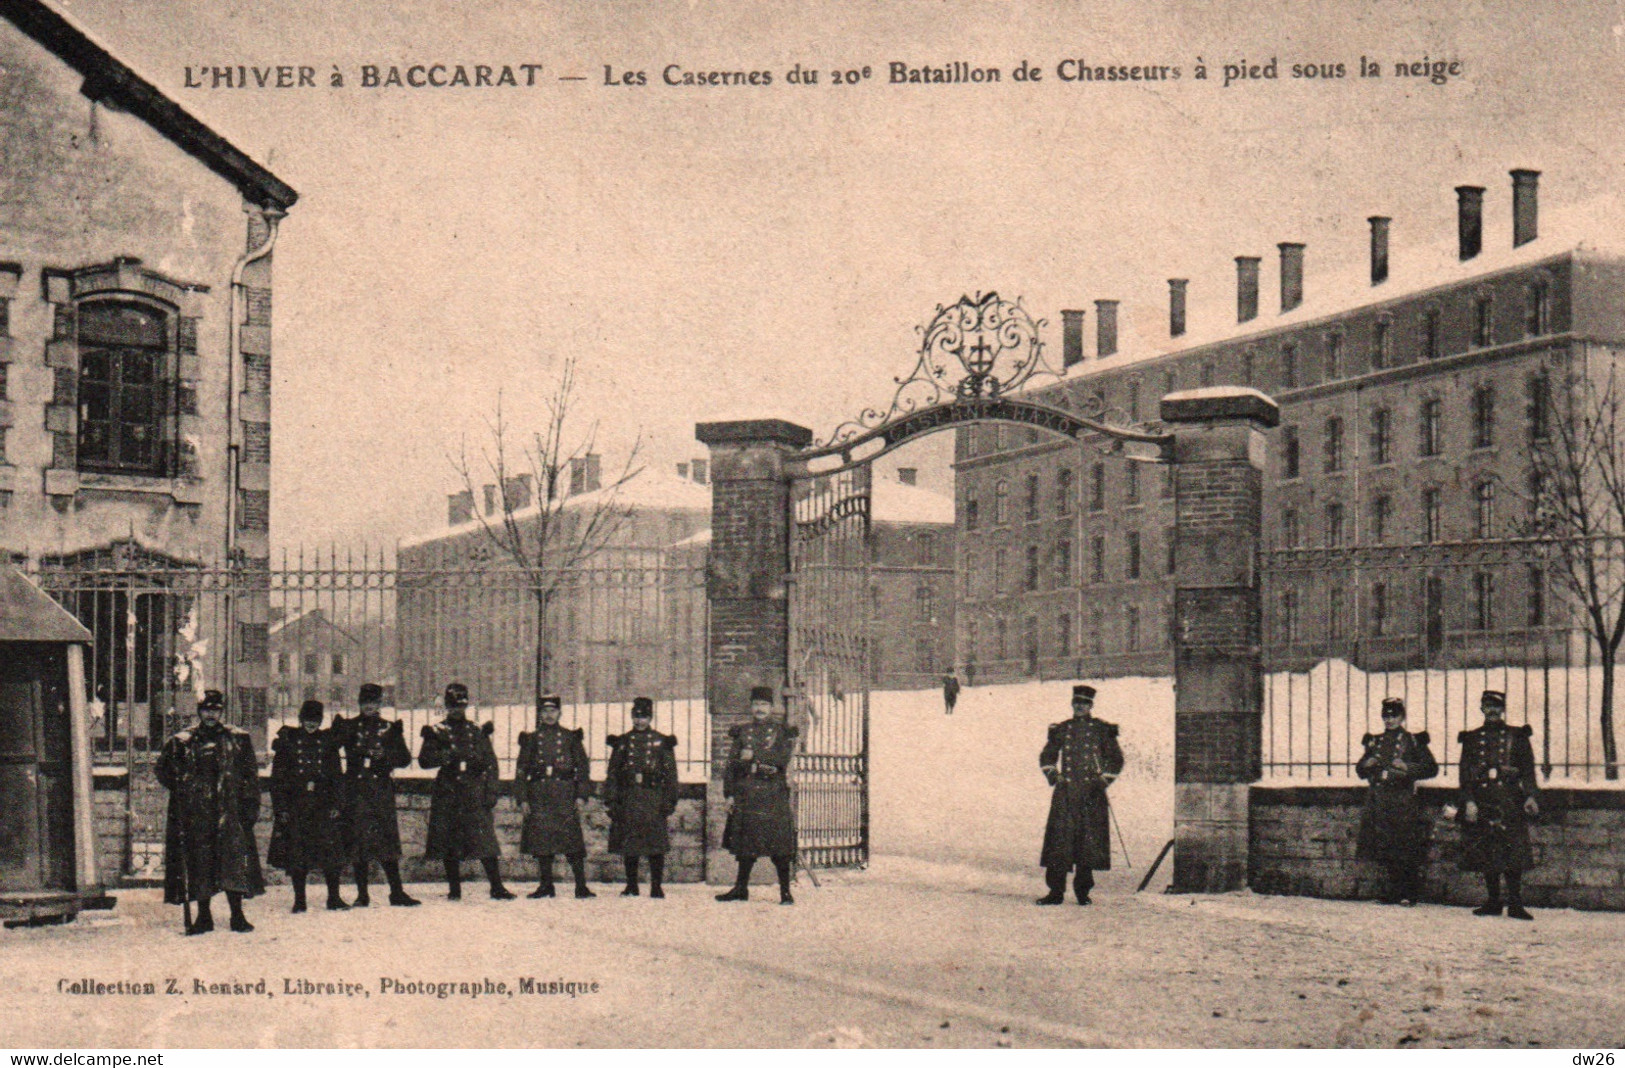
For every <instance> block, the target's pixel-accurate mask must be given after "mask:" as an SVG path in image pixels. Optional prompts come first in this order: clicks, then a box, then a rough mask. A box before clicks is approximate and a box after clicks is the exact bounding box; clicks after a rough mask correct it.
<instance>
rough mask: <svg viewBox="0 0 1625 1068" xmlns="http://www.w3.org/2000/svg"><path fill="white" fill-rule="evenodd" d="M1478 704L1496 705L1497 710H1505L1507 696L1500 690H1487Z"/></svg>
mask: <svg viewBox="0 0 1625 1068" xmlns="http://www.w3.org/2000/svg"><path fill="white" fill-rule="evenodd" d="M1478 703H1479V704H1481V705H1494V706H1495V707H1496V708H1505V707H1506V706H1507V695H1506V694H1504V693H1502V692H1501V691H1500V690H1485V691H1484V693H1483V694H1482V695H1481V696H1480V697H1479V699H1478Z"/></svg>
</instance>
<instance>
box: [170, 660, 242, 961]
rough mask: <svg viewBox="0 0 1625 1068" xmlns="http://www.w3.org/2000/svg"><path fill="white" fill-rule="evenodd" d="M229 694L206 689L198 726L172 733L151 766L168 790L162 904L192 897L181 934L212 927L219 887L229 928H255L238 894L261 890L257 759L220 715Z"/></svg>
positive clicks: (239, 731)
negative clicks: (193, 912) (193, 908)
mask: <svg viewBox="0 0 1625 1068" xmlns="http://www.w3.org/2000/svg"><path fill="white" fill-rule="evenodd" d="M225 707H226V699H225V697H224V695H222V694H221V693H220V691H219V690H209V691H207V692H206V693H205V694H204V695H203V699H202V700H201V701H200V702H199V703H198V722H197V725H196V726H193V727H189V728H187V729H186V730H183V731H181V732H180V733H178V734H176V735H174V736H173V737H171V738H170V739H169V740H168V741H167V742H165V743H164V748H163V752H162V753H160V754H159V756H158V763H157V765H156V766H155V768H154V769H153V770H154V772H155V773H156V775H157V777H158V781H159V782H160V783H162V784H163V785H164V787H165V788H166V789H167V790H168V791H169V814H168V821H167V824H166V826H165V828H164V901H165V902H166V903H167V904H171V905H183V904H185V903H186V902H188V901H195V902H197V909H198V910H197V916H196V917H195V918H193V920H192V922H191V923H189V924H188V925H187V928H186V933H187V934H189V935H191V934H203V933H205V932H207V931H212V930H214V915H213V913H212V912H211V911H210V908H209V902H210V899H211V898H213V897H214V895H215V894H218V893H221V892H222V891H224V893H225V895H226V902H227V903H228V904H229V905H230V906H231V929H232V930H233V931H252V930H253V929H254V925H253V924H251V923H249V922H248V918H247V917H246V916H244V915H243V899H244V898H245V897H254V896H256V895H258V894H260V893H262V892H263V891H264V890H265V876H264V874H263V873H262V872H261V871H260V854H259V847H258V846H257V845H256V844H255V842H254V821H255V820H256V819H258V818H259V813H260V780H259V761H258V760H257V759H256V758H255V756H254V740H253V738H251V737H250V736H249V734H248V732H247V731H244V730H240V729H238V728H236V727H232V726H229V725H227V724H225V723H223V722H221V720H220V714H221V713H222V712H223V711H224V710H225Z"/></svg>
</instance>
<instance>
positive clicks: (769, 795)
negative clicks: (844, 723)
mask: <svg viewBox="0 0 1625 1068" xmlns="http://www.w3.org/2000/svg"><path fill="white" fill-rule="evenodd" d="M798 733H799V732H798V731H797V730H796V728H794V727H790V726H786V725H785V724H783V723H780V722H778V721H776V720H766V721H764V722H761V723H756V722H751V723H741V724H737V725H735V726H733V727H730V728H728V735H729V737H730V738H732V742H731V748H730V751H729V753H728V768H727V773H726V775H725V776H724V778H723V782H722V791H723V796H724V797H731V798H733V802H734V804H733V809H732V810H731V811H729V813H728V822H727V824H726V825H725V827H724V828H723V832H722V847H723V848H724V849H727V850H729V851H731V852H732V853H733V855H734V856H736V857H793V856H795V854H796V817H795V813H794V812H792V811H791V810H790V781H789V777H788V775H787V772H788V771H789V768H790V761H791V760H793V759H794V758H795V751H796V736H797V734H798ZM746 752H749V753H750V754H751V755H750V757H749V758H748V759H746V758H745V756H744V754H745V753H746Z"/></svg>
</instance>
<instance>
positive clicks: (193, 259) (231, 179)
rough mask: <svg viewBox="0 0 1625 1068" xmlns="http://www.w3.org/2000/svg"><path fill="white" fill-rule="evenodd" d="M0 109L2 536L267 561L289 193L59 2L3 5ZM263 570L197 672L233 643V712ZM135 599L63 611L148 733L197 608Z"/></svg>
mask: <svg viewBox="0 0 1625 1068" xmlns="http://www.w3.org/2000/svg"><path fill="white" fill-rule="evenodd" d="M0 113H3V122H0V137H3V138H4V142H3V150H0V159H3V160H4V164H5V165H4V167H3V168H0V551H3V552H5V553H7V554H9V556H10V557H11V558H12V559H13V560H19V561H24V560H26V561H29V562H31V564H32V565H34V566H41V565H43V566H45V567H69V568H84V567H98V568H112V569H115V570H116V569H128V570H130V571H131V572H132V573H133V572H134V571H135V570H138V569H143V568H168V569H182V568H195V567H199V566H202V565H204V564H206V563H212V564H216V565H218V563H219V562H221V561H223V560H225V559H227V558H228V556H229V557H230V558H232V559H234V560H236V561H237V562H239V563H242V564H246V565H250V567H249V570H258V571H259V572H261V573H263V572H264V570H265V567H266V564H267V561H268V557H269V547H268V536H269V526H270V488H271V487H270V461H271V249H272V246H273V244H274V242H275V237H276V232H277V226H278V222H279V221H280V220H281V219H282V217H283V215H284V214H285V212H286V211H287V210H288V208H289V207H291V205H292V204H293V203H294V201H295V199H296V197H297V194H296V193H295V192H294V190H292V189H291V188H289V187H288V186H287V185H286V184H284V183H283V182H282V181H280V180H279V179H278V178H277V177H276V176H275V175H273V174H271V173H270V172H269V171H267V170H266V169H265V168H263V167H261V166H260V165H258V164H257V163H255V162H254V161H253V160H251V159H249V158H248V156H246V155H245V154H244V153H243V152H242V151H241V150H239V149H238V148H236V147H235V146H233V145H232V144H230V143H229V142H227V141H226V140H225V139H224V138H222V137H221V136H220V135H218V134H217V133H215V132H214V131H212V130H211V129H209V128H208V127H207V126H205V125H204V124H203V123H201V122H199V121H198V120H197V119H196V118H194V117H193V116H192V115H190V114H188V113H187V112H186V111H185V110H184V109H182V108H181V107H180V106H179V105H178V104H176V103H175V102H174V101H173V100H171V99H169V98H168V97H166V96H165V95H164V94H163V93H162V92H161V91H160V90H158V89H157V88H155V87H154V86H153V85H152V83H151V82H149V81H147V80H145V79H143V78H142V77H141V76H140V75H139V74H137V73H135V72H134V71H132V70H131V69H130V68H129V67H128V66H126V65H125V64H124V63H122V62H120V61H119V60H118V59H116V58H114V57H113V56H112V55H111V54H110V53H109V52H108V51H107V50H106V49H105V48H103V47H102V46H101V45H100V44H99V43H97V42H96V41H95V40H94V39H93V38H92V37H90V36H89V35H88V34H87V33H86V32H85V31H84V30H82V29H81V28H79V27H78V26H77V25H76V24H75V23H74V22H73V21H72V20H71V19H70V18H69V17H68V16H67V15H66V14H65V13H64V12H63V11H62V10H61V9H59V8H58V7H57V6H55V5H54V4H52V3H48V2H41V0H5V2H4V3H0ZM253 565H258V566H257V568H255V567H254V566H253ZM263 587H264V583H260V584H259V587H257V588H256V587H255V585H254V584H253V583H249V587H248V588H247V589H246V590H244V591H242V592H241V593H240V595H239V596H238V597H237V601H236V605H235V617H234V623H235V633H234V634H233V635H232V638H231V640H230V641H229V642H227V641H226V640H225V637H224V634H223V633H222V634H221V635H220V637H219V639H218V640H216V641H214V643H213V649H214V653H213V655H214V656H215V658H216V659H215V660H214V661H212V662H211V663H210V664H209V665H208V666H207V667H206V669H205V671H206V674H207V676H208V684H209V685H210V686H221V687H222V688H224V686H225V681H224V679H225V678H226V677H227V673H226V671H225V670H224V665H223V664H222V663H221V662H220V659H219V658H220V656H221V654H222V653H223V652H224V651H225V650H226V649H227V648H230V649H231V650H232V656H233V657H234V664H233V670H232V671H231V672H230V675H229V677H230V679H231V685H232V688H233V689H234V690H235V692H234V693H233V694H231V695H230V696H231V701H232V705H233V707H234V710H235V712H236V713H237V719H238V721H239V722H251V723H253V722H263V717H264V708H265V687H266V655H265V650H266V624H267V604H266V601H267V592H266V590H265V589H264V588H263ZM123 598H124V594H122V593H118V594H116V595H114V594H106V595H98V596H96V597H86V598H83V599H80V600H79V601H78V602H77V603H74V604H69V607H70V609H72V610H74V611H75V612H76V613H77V614H78V615H79V616H80V618H81V619H82V620H83V621H84V622H85V623H86V625H87V626H89V627H90V628H91V629H92V630H93V631H95V632H96V639H97V640H96V662H95V664H94V665H93V667H94V675H95V677H94V678H93V680H92V684H93V686H95V687H96V689H97V696H98V697H99V698H100V699H102V700H104V701H109V702H110V703H113V704H116V705H120V706H122V707H124V708H129V709H131V710H132V711H133V713H134V715H133V717H131V718H130V720H129V722H130V723H131V725H132V726H133V728H134V734H135V736H136V737H138V738H141V737H142V736H149V737H147V738H146V740H148V741H151V742H152V743H154V744H156V741H157V740H158V738H159V737H160V736H161V733H162V730H163V726H162V724H163V717H164V716H165V715H166V714H169V713H171V712H174V711H175V710H174V709H173V708H171V707H169V706H170V703H171V701H172V695H171V694H170V693H168V691H167V689H166V688H165V687H164V686H163V685H160V683H161V682H162V681H163V680H166V679H168V678H170V677H171V667H172V664H173V657H174V655H175V653H176V651H177V650H176V648H175V646H174V643H175V641H176V637H175V632H176V630H177V629H178V628H179V627H180V626H181V624H182V621H183V617H184V616H185V615H186V614H187V613H188V612H189V611H190V610H191V609H190V608H189V607H188V606H187V605H184V604H178V603H169V602H171V601H175V600H176V599H173V598H161V597H157V598H155V597H154V596H153V595H151V594H147V595H143V596H142V597H141V598H137V600H138V601H139V603H136V604H129V603H125V601H124V600H123ZM200 607H201V606H200ZM132 620H133V621H134V622H133V627H134V629H135V633H134V634H133V635H132V634H129V633H127V632H126V629H125V628H126V626H127V625H129V624H130V621H132ZM217 623H218V627H219V629H222V630H223V628H224V627H226V626H227V625H228V624H225V623H223V622H219V621H217ZM199 625H200V627H201V628H202V630H203V632H207V631H208V630H209V629H210V624H209V622H208V621H200V624H199ZM126 648H132V649H134V650H135V660H136V663H132V664H127V663H125V650H126ZM189 712H190V709H189V708H188V709H186V710H184V714H189ZM120 732H121V733H122V732H123V728H122V727H121V728H120Z"/></svg>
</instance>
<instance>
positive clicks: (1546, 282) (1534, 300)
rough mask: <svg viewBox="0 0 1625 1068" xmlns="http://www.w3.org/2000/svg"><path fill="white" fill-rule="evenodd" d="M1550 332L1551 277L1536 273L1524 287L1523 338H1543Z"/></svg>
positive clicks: (1549, 273) (1543, 272)
mask: <svg viewBox="0 0 1625 1068" xmlns="http://www.w3.org/2000/svg"><path fill="white" fill-rule="evenodd" d="M1551 332H1552V276H1551V272H1549V271H1537V272H1536V273H1535V275H1534V276H1533V277H1531V278H1530V279H1529V282H1528V284H1527V285H1526V286H1525V287H1524V320H1523V336H1524V337H1544V336H1545V335H1547V334H1549V333H1551Z"/></svg>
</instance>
